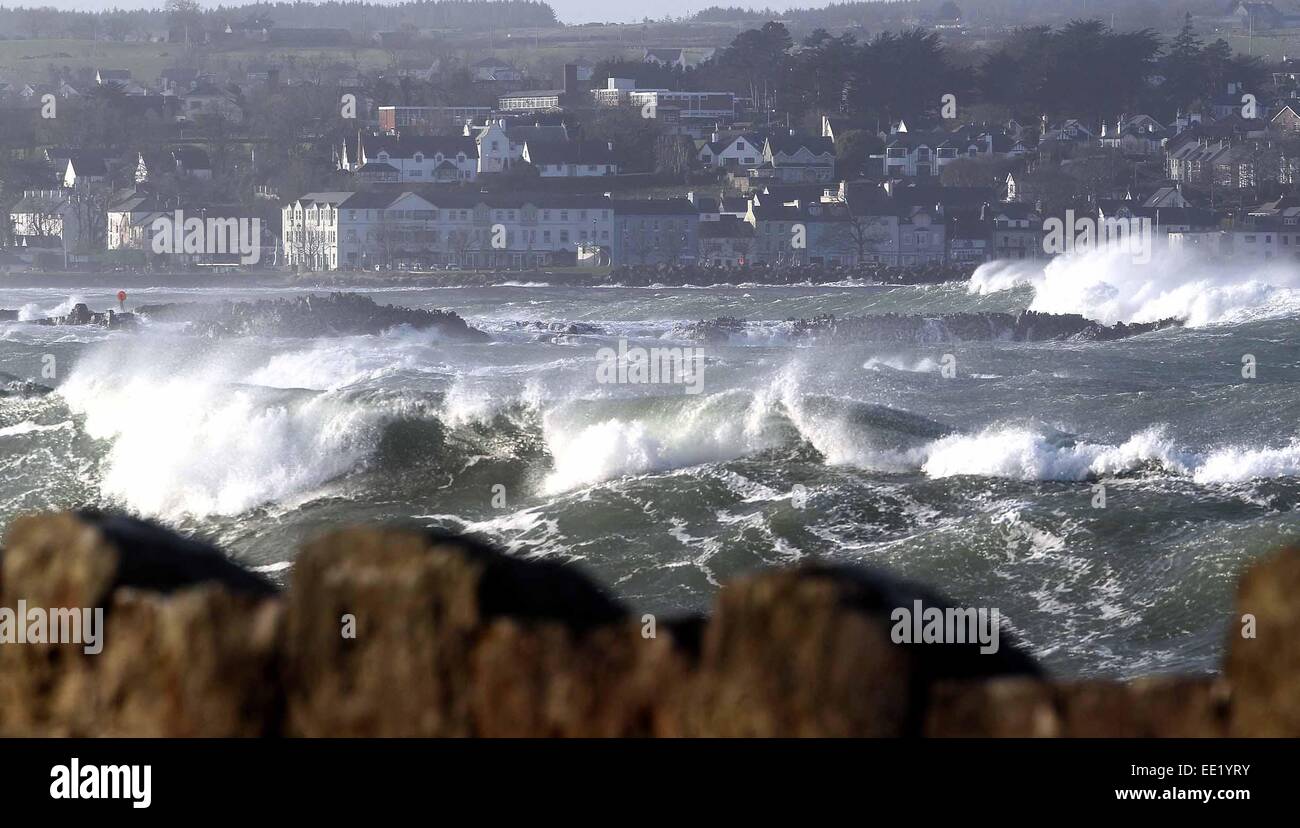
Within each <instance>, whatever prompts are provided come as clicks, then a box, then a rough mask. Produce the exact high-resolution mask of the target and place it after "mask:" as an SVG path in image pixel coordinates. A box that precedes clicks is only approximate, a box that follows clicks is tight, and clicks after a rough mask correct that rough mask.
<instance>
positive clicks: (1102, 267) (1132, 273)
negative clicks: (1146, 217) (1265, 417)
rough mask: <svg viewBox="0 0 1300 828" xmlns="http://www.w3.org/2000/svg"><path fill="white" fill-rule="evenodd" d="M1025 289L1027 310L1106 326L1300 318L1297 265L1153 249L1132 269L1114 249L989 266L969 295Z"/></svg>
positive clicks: (978, 274) (1129, 258)
mask: <svg viewBox="0 0 1300 828" xmlns="http://www.w3.org/2000/svg"><path fill="white" fill-rule="evenodd" d="M1018 285H1029V286H1031V287H1032V288H1033V290H1034V298H1033V301H1032V302H1031V303H1030V305H1029V309H1030V310H1033V311H1039V312H1043V313H1079V314H1083V315H1084V316H1086V317H1088V318H1089V319H1095V320H1097V321H1098V322H1102V323H1105V324H1108V325H1113V324H1115V323H1116V322H1155V321H1159V320H1161V319H1171V318H1173V319H1181V320H1182V321H1183V322H1184V323H1186V324H1187V325H1190V326H1192V327H1199V326H1203V325H1212V324H1218V323H1225V322H1242V321H1247V320H1250V319H1256V318H1267V317H1277V316H1289V315H1294V314H1297V313H1300V267H1297V266H1296V265H1295V264H1287V263H1282V262H1243V261H1240V260H1238V261H1229V260H1224V259H1215V258H1210V257H1207V256H1204V255H1199V254H1196V253H1194V252H1191V251H1186V250H1180V249H1177V248H1158V249H1157V252H1156V254H1155V255H1154V256H1153V257H1152V259H1151V261H1149V262H1146V263H1137V262H1135V261H1134V257H1133V256H1132V255H1131V254H1129V253H1127V252H1124V251H1119V250H1106V249H1099V250H1091V251H1088V252H1081V253H1071V254H1068V255H1064V256H1058V257H1057V258H1055V259H1052V260H1051V261H1050V262H1045V263H1044V262H1007V261H997V262H988V263H985V264H983V265H981V266H980V267H979V268H978V269H977V270H976V271H975V273H974V274H972V276H971V279H970V284H969V286H968V290H969V291H970V292H971V293H973V294H979V295H986V294H989V293H994V292H997V291H1002V290H1009V289H1011V288H1014V287H1016V286H1018Z"/></svg>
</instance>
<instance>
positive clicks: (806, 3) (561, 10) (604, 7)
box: [3, 0, 829, 23]
mask: <svg viewBox="0 0 1300 828" xmlns="http://www.w3.org/2000/svg"><path fill="white" fill-rule="evenodd" d="M199 2H200V3H201V4H202V5H203V6H205V7H208V8H212V7H216V6H219V5H222V2H221V0H199ZM827 2H829V0H756V2H746V0H654V2H642V1H641V0H638V2H629V0H612V1H611V0H550V4H551V8H553V9H555V13H556V14H557V15H559V18H560V19H561V20H563V21H564V22H565V23H590V22H592V21H596V22H602V21H608V22H611V23H631V22H636V21H639V20H641V19H642V18H644V17H653V18H654V19H656V20H660V19H662V18H663V17H664V15H672V16H673V17H681V16H683V15H687V14H690V13H692V12H695V11H698V10H700V9H703V8H707V7H709V6H745V7H751V6H752V7H755V8H772V9H778V10H779V9H789V8H807V7H810V6H824V5H826V3H827ZM3 4H4V5H6V6H55V7H56V8H61V9H87V10H99V9H111V8H128V9H129V8H162V5H163V0H4V3H3ZM225 5H245V4H244V3H241V2H239V0H225Z"/></svg>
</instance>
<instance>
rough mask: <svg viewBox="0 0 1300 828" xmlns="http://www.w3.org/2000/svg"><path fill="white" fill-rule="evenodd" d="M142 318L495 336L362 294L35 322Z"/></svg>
mask: <svg viewBox="0 0 1300 828" xmlns="http://www.w3.org/2000/svg"><path fill="white" fill-rule="evenodd" d="M6 314H13V318H14V319H16V318H17V311H0V321H4V320H5V318H6V316H5V315H6ZM141 319H143V320H146V321H151V322H152V321H156V322H170V323H183V324H184V326H185V332H186V333H189V334H193V335H195V336H203V337H209V338H214V339H217V338H225V337H232V336H270V337H301V338H315V337H323V336H356V335H362V334H379V333H383V332H384V331H387V330H390V329H392V328H396V327H399V326H402V325H406V326H410V327H412V328H416V329H420V330H424V329H435V330H437V331H438V333H440V334H441V335H443V336H445V337H447V338H448V339H451V340H456V341H464V342H483V341H486V340H487V339H489V337H488V335H487V334H485V333H483V332H482V331H480V330H478V329H476V328H471V327H470V326H469V325H468V324H467V323H466V322H465V320H464V319H462V318H461V317H460V316H458V315H457V314H456V313H454V312H452V311H447V310H425V309H422V308H403V307H398V306H395V305H380V304H378V303H376V302H375V301H374V300H372V299H370V298H369V297H366V296H361V295H359V294H356V293H330V294H327V295H310V296H296V297H293V298H287V299H285V298H282V299H263V300H259V301H256V302H219V303H218V302H207V303H204V302H175V303H169V304H158V305H142V306H140V307H139V308H137V309H136V311H135V312H134V313H118V312H116V311H113V310H107V311H104V312H103V313H98V312H95V311H92V310H90V308H89V307H88V306H86V305H85V304H77V305H75V306H74V307H73V308H72V310H71V311H70V312H69V313H67V314H65V315H63V316H51V317H47V318H44V319H37V320H33V324H36V325H53V326H96V327H105V328H113V329H123V330H136V329H137V328H138V327H139V321H140V320H141Z"/></svg>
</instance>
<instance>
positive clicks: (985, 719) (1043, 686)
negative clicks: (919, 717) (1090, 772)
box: [925, 678, 1062, 738]
mask: <svg viewBox="0 0 1300 828" xmlns="http://www.w3.org/2000/svg"><path fill="white" fill-rule="evenodd" d="M1061 729H1062V727H1061V717H1060V714H1059V712H1058V711H1057V706H1056V693H1055V691H1054V689H1053V687H1052V685H1051V684H1049V683H1047V682H1045V681H1040V680H1038V679H1030V678H1005V679H992V680H989V681H945V682H939V683H937V684H936V685H935V686H934V688H933V690H932V691H931V693H930V704H929V709H928V710H927V714H926V722H925V735H926V736H931V737H936V738H951V737H956V738H1030V737H1049V736H1060V735H1061Z"/></svg>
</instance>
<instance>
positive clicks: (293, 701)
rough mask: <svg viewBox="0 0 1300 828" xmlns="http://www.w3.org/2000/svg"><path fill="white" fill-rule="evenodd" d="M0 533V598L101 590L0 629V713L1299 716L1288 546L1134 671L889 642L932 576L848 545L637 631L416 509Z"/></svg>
mask: <svg viewBox="0 0 1300 828" xmlns="http://www.w3.org/2000/svg"><path fill="white" fill-rule="evenodd" d="M2 554H3V561H2V562H0V563H2V565H0V606H5V607H10V608H16V607H17V602H18V600H20V599H22V600H25V601H26V602H27V606H28V607H45V608H53V607H103V608H104V609H105V624H106V631H105V634H104V646H103V651H102V652H101V653H99V654H97V655H88V654H86V653H85V652H84V651H83V648H82V647H81V646H80V645H76V644H58V645H52V644H0V736H32V735H70V736H71V735H76V736H275V735H295V736H902V735H929V736H1224V735H1241V736H1260V735H1273V736H1300V704H1297V699H1300V550H1292V551H1289V552H1284V553H1280V554H1277V555H1275V556H1273V557H1271V558H1269V559H1266V560H1263V561H1261V562H1259V563H1257V564H1256V565H1255V566H1254V567H1253V568H1251V569H1250V570H1249V571H1248V572H1247V573H1246V574H1245V576H1244V577H1243V578H1242V580H1241V584H1240V588H1239V592H1238V599H1237V601H1238V607H1237V610H1236V612H1235V613H1234V615H1233V616H1232V619H1231V623H1230V622H1229V619H1224V620H1225V634H1228V635H1229V640H1230V643H1229V646H1228V657H1227V662H1226V665H1225V669H1224V672H1223V674H1222V675H1220V676H1185V677H1159V678H1151V679H1144V680H1138V681H1133V682H1117V681H1095V680H1094V681H1057V680H1052V679H1050V678H1048V677H1046V676H1044V675H1043V674H1042V673H1041V671H1040V670H1039V669H1038V667H1037V666H1036V665H1035V664H1034V662H1033V661H1032V660H1031V659H1030V658H1029V657H1028V656H1026V655H1025V654H1024V653H1023V652H1021V651H1020V650H1019V649H1017V648H1016V647H1015V644H1014V642H1012V641H1010V640H1004V641H1003V644H1002V646H1001V647H1000V649H999V652H998V654H997V655H996V656H992V655H988V656H986V655H979V654H977V653H975V652H973V650H972V648H971V647H968V646H965V645H933V644H930V645H912V646H905V645H897V644H894V643H892V641H891V640H890V635H889V632H890V627H891V622H890V620H889V613H890V611H891V609H892V608H893V607H896V606H904V605H910V604H911V602H912V601H913V600H914V599H917V598H920V599H922V600H924V601H925V603H926V605H927V606H932V605H934V603H935V602H938V601H939V600H940V599H939V598H938V596H936V595H934V594H932V593H930V592H928V591H927V590H925V589H924V588H922V587H919V586H917V585H914V584H909V583H906V582H901V581H897V580H895V579H893V578H890V577H889V576H887V575H884V574H882V573H879V572H875V571H872V570H863V569H855V568H848V567H830V566H816V565H814V566H807V567H802V568H798V569H790V570H783V571H773V572H767V573H762V574H757V575H753V576H749V577H746V578H742V579H739V580H737V581H734V582H732V583H730V584H728V585H727V586H726V587H724V588H723V590H722V591H721V592H720V594H719V596H718V598H717V601H716V603H715V605H714V607H713V610H712V612H711V613H710V615H709V616H708V617H707V618H706V617H700V618H682V619H657V630H656V632H657V635H656V636H655V637H653V638H647V637H644V636H643V621H642V617H641V615H640V614H639V613H637V612H635V611H633V610H630V609H629V608H627V607H625V606H624V605H623V604H622V603H620V602H619V601H617V600H616V599H614V598H613V597H611V596H610V595H609V594H607V593H606V592H605V591H604V590H602V589H601V588H600V587H598V586H597V585H596V584H594V583H593V582H591V581H590V580H589V579H588V578H586V577H585V576H584V575H583V574H582V573H581V572H580V571H579V570H577V569H575V568H572V567H568V566H564V565H560V564H555V563H549V562H535V561H526V560H521V559H516V558H510V557H507V556H505V555H503V554H501V553H499V552H497V551H495V550H493V549H491V548H488V547H486V546H484V545H481V544H479V543H477V542H475V541H473V540H469V539H465V538H455V537H448V536H443V535H438V534H433V533H428V532H425V531H421V530H404V529H385V528H355V529H347V530H343V531H338V532H334V533H332V534H329V535H326V536H325V537H323V538H321V539H320V540H317V541H315V542H314V543H311V544H309V545H308V546H306V547H305V548H304V549H302V551H301V552H300V554H299V555H298V557H297V559H296V564H295V568H294V572H293V576H292V580H291V584H290V587H289V588H288V589H287V590H285V591H283V592H281V591H279V590H278V589H277V588H276V587H275V586H273V585H272V584H270V583H269V582H267V581H265V580H263V579H262V578H260V577H259V576H257V575H256V574H253V573H250V572H248V571H246V570H244V569H242V568H240V567H239V566H237V565H236V564H234V563H232V562H230V561H229V559H227V558H226V557H225V556H224V555H222V554H221V553H220V552H219V551H218V550H216V549H214V548H212V547H210V546H207V545H205V544H203V543H200V542H197V541H192V540H187V539H184V538H180V537H178V536H176V535H173V534H172V533H170V532H168V531H166V530H163V529H160V528H158V527H155V526H153V525H151V524H147V523H142V522H140V521H136V520H133V519H129V518H123V517H118V516H112V515H102V514H98V513H94V512H82V513H65V514H56V515H41V516H33V517H26V518H20V519H19V520H17V521H15V522H14V523H13V525H12V526H11V527H10V529H9V531H8V533H7V535H6V537H5V540H4V551H3V553H2ZM1244 613H1251V614H1253V615H1254V617H1255V620H1256V628H1257V637H1256V638H1253V639H1243V638H1241V637H1240V634H1239V630H1240V624H1239V623H1237V621H1238V620H1239V619H1240V617H1241V615H1242V614H1244ZM345 614H351V615H353V616H355V619H356V637H355V638H347V637H344V636H343V635H342V629H343V625H342V618H343V616H344V615H345ZM972 646H973V645H972Z"/></svg>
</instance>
